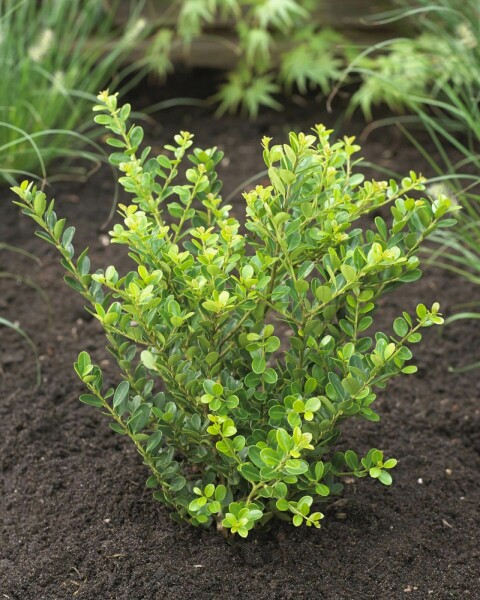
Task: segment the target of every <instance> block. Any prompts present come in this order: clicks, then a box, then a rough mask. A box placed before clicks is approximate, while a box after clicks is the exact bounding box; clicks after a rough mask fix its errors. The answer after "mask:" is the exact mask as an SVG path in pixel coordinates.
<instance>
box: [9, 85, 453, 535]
mask: <svg viewBox="0 0 480 600" xmlns="http://www.w3.org/2000/svg"><path fill="white" fill-rule="evenodd" d="M99 100H100V102H101V103H100V104H99V105H98V106H96V107H95V110H96V111H98V113H99V114H98V115H97V117H96V121H97V123H99V124H101V125H104V126H105V127H106V128H107V129H108V130H110V131H111V132H113V134H114V137H112V138H110V139H109V140H108V143H109V144H110V145H111V146H113V147H114V148H115V150H116V151H115V152H114V153H113V154H112V155H111V161H112V163H113V164H114V165H117V166H118V168H119V170H120V172H121V176H120V179H119V181H120V183H121V185H122V186H123V187H124V188H125V190H126V191H127V192H129V193H130V194H131V195H132V196H133V203H132V204H130V205H128V206H125V205H123V206H120V213H121V215H122V217H123V224H120V223H119V224H116V225H114V227H113V231H112V232H111V237H112V242H113V243H118V244H125V245H127V246H128V247H129V250H130V254H129V256H130V257H131V259H132V260H133V262H134V264H135V269H134V270H132V271H130V272H128V273H126V274H122V273H119V272H118V271H117V269H116V267H115V266H109V267H108V268H107V269H105V270H98V271H96V272H95V273H94V274H92V273H91V272H90V261H89V259H88V255H87V251H86V250H85V251H83V252H82V253H81V254H80V255H79V256H78V257H77V258H75V257H74V247H73V245H72V240H73V237H74V231H75V230H74V228H73V227H66V223H65V219H59V218H58V217H57V215H56V213H55V212H54V204H53V202H51V203H48V204H47V200H46V197H45V194H44V193H43V192H41V191H37V189H36V188H35V187H34V186H33V185H32V184H29V183H28V182H24V183H23V184H22V185H21V186H20V187H15V188H13V189H14V192H15V193H16V194H17V195H18V197H19V200H17V202H16V203H17V204H18V205H19V206H21V207H22V209H23V212H24V213H25V214H26V215H28V216H29V217H31V218H32V219H33V220H34V221H35V222H36V223H37V224H38V225H39V226H40V231H39V232H38V235H39V236H40V237H41V238H42V239H44V240H46V241H47V242H49V243H50V244H53V245H54V246H55V247H56V248H57V249H58V251H59V252H60V254H61V255H62V264H63V266H64V268H65V269H66V270H67V276H66V277H65V280H66V282H67V283H68V284H69V285H70V286H71V287H72V288H73V289H74V290H76V291H77V292H79V293H80V294H81V295H82V296H83V297H84V298H85V300H86V301H87V302H88V304H89V309H88V310H90V311H91V312H92V313H93V314H94V315H95V316H96V318H97V319H98V320H99V321H100V323H101V324H102V326H103V328H104V330H105V334H106V337H107V340H108V348H109V350H110V352H111V353H112V354H113V356H114V357H115V358H116V360H117V362H118V366H119V368H120V370H121V372H122V381H121V383H119V385H118V386H116V387H115V388H111V389H108V390H106V389H104V386H103V378H102V372H101V370H100V368H99V367H98V366H97V365H95V364H93V363H92V362H91V359H90V357H89V355H88V354H87V353H86V352H81V353H80V355H79V357H78V361H77V363H76V364H75V370H76V372H77V374H78V376H79V377H80V378H81V379H82V381H83V382H84V383H85V385H86V386H87V388H88V393H86V394H84V395H83V396H81V398H80V399H81V400H82V401H83V402H85V403H86V404H90V405H93V406H95V407H98V408H99V409H100V410H101V411H102V412H103V413H104V414H105V415H107V416H108V417H109V419H110V425H111V427H112V429H113V430H114V431H116V432H118V433H119V434H121V435H126V436H128V437H129V438H130V439H131V440H132V442H133V443H134V444H135V446H136V448H137V450H138V452H139V453H140V455H141V456H142V458H143V461H144V463H145V464H146V465H147V466H148V467H149V468H150V469H151V473H152V474H151V476H150V478H149V479H148V482H147V485H148V486H149V487H150V488H153V489H154V490H155V491H154V497H155V498H156V499H157V500H159V501H160V502H163V503H165V504H166V505H167V506H168V507H170V508H171V509H172V510H173V514H174V517H175V518H176V519H184V520H187V521H189V522H191V523H192V524H194V525H209V524H211V523H212V522H216V523H217V526H218V527H219V528H221V529H222V530H230V531H231V532H232V533H238V534H239V535H240V536H242V537H246V536H247V535H248V532H249V530H250V529H252V528H253V527H254V526H255V525H256V524H258V523H264V522H265V521H267V520H268V519H269V518H270V517H272V516H274V515H276V516H280V517H283V518H286V519H289V520H290V519H291V520H292V522H293V524H294V525H297V526H298V525H301V524H302V523H303V524H306V525H308V526H314V527H319V526H320V521H321V519H322V518H323V515H322V513H321V512H319V510H318V504H319V502H320V501H325V499H326V498H328V497H329V496H332V495H336V494H339V493H340V491H341V488H342V485H341V483H340V482H341V480H342V478H343V477H345V476H356V477H365V476H370V477H372V478H374V479H378V480H379V481H380V482H381V483H383V484H385V485H390V484H391V482H392V477H391V475H390V469H391V468H393V467H394V466H395V464H396V461H395V460H394V459H392V458H388V459H387V458H385V457H384V454H383V452H382V451H381V450H378V449H375V448H373V449H370V450H368V451H365V452H361V454H360V455H359V454H357V453H356V452H355V451H354V450H352V449H350V448H349V445H348V441H347V442H342V441H341V439H340V433H341V426H342V424H343V423H344V422H345V420H346V419H348V418H351V417H360V418H362V419H367V420H369V421H378V420H379V418H380V417H379V415H378V414H377V413H376V412H375V410H374V408H373V406H374V401H375V399H376V393H377V389H382V388H384V387H385V386H386V385H387V383H388V381H389V380H390V379H391V378H392V377H395V376H397V375H399V374H401V373H404V374H409V373H414V372H415V370H416V367H414V366H412V365H411V364H408V361H409V360H410V359H411V357H412V352H411V350H410V349H409V348H408V345H410V344H415V343H418V342H419V341H420V339H421V337H422V334H421V333H420V331H421V329H422V328H424V327H429V326H431V325H433V324H438V323H442V322H443V319H442V318H441V316H440V314H439V312H438V311H439V306H438V304H434V305H433V306H432V308H431V309H427V308H426V307H425V306H424V305H423V304H420V305H418V307H417V309H416V315H414V316H411V315H409V314H407V313H406V312H404V313H403V314H402V315H401V316H399V317H398V318H397V319H395V321H394V323H393V331H392V332H391V333H389V334H387V333H383V332H380V331H375V330H374V328H373V323H374V320H373V316H374V313H375V310H376V308H377V302H378V299H379V298H380V296H382V295H383V294H385V293H387V292H389V291H390V290H392V289H394V288H396V287H397V286H399V285H402V284H404V283H408V282H411V281H415V280H416V279H418V278H419V277H420V276H421V271H420V270H419V260H418V258H417V253H418V250H419V248H420V246H421V244H422V242H423V240H424V239H425V238H426V237H427V236H428V235H430V234H431V233H432V232H433V231H434V230H435V229H436V228H437V227H438V226H442V225H443V226H449V225H451V224H452V222H453V220H452V219H443V217H444V216H445V215H446V213H447V212H449V211H450V202H449V201H448V200H447V199H446V198H444V197H439V198H438V199H436V200H435V201H434V202H431V201H429V200H426V199H414V198H413V197H412V194H413V193H414V192H416V191H419V190H422V189H423V179H422V178H421V177H417V176H416V175H415V174H414V173H413V172H412V173H410V175H409V176H408V177H406V178H404V179H403V180H402V181H401V182H400V183H399V184H397V183H395V182H394V181H390V182H389V183H387V182H381V181H380V182H379V181H364V177H363V175H362V174H361V173H354V172H353V167H354V166H355V164H356V161H355V160H353V158H352V157H353V155H354V154H355V153H356V152H357V151H358V150H359V147H358V146H356V145H355V144H354V138H347V137H346V138H344V140H343V141H339V142H335V143H331V142H330V140H329V136H330V133H331V132H330V131H328V130H326V129H325V128H324V127H323V126H321V125H317V126H316V127H315V130H314V133H313V134H311V135H305V134H298V135H297V134H294V133H292V134H290V136H289V143H288V144H283V145H273V146H272V145H271V144H270V139H269V138H264V140H263V149H264V160H265V163H266V165H267V168H268V174H269V178H270V184H269V185H268V186H267V187H263V186H257V187H256V188H255V189H253V190H252V191H250V192H248V193H245V194H244V197H245V201H246V212H247V218H246V223H245V229H246V231H245V233H241V231H240V223H239V221H238V220H236V219H235V218H234V217H233V216H232V215H231V214H230V213H229V209H230V208H231V207H229V206H225V205H223V204H222V201H221V198H220V196H219V193H220V189H221V183H220V182H219V181H218V179H217V175H216V172H215V168H216V165H217V164H218V163H219V161H220V160H221V158H222V153H221V152H219V151H218V150H217V149H215V148H211V149H207V150H202V149H199V148H193V146H192V144H193V140H192V135H191V134H189V133H187V132H181V133H180V134H178V135H176V136H175V139H174V143H173V144H169V145H167V146H165V154H161V155H159V156H157V157H151V156H150V148H149V147H147V148H144V149H141V148H140V145H141V142H142V138H143V131H142V129H141V128H140V127H138V126H134V125H132V126H129V125H128V124H127V119H128V117H129V113H130V106H129V105H124V106H123V107H119V106H117V98H116V95H109V94H108V92H104V93H102V94H100V95H99ZM185 163H187V164H189V166H188V167H187V168H186V170H185V173H184V174H185V177H186V180H187V183H185V184H180V183H177V182H176V180H177V179H178V178H183V171H184V167H185ZM386 205H391V215H392V218H391V223H390V225H387V223H386V222H385V221H384V220H383V219H382V218H380V217H376V219H375V226H374V227H373V228H372V229H366V230H362V228H361V227H359V225H358V220H359V218H360V217H362V216H365V215H369V214H371V213H372V212H376V211H377V210H378V209H379V208H380V207H382V206H386ZM372 336H373V337H372ZM282 338H283V343H282V341H281V339H282ZM341 448H342V449H341Z"/></svg>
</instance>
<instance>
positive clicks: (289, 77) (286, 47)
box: [146, 0, 345, 116]
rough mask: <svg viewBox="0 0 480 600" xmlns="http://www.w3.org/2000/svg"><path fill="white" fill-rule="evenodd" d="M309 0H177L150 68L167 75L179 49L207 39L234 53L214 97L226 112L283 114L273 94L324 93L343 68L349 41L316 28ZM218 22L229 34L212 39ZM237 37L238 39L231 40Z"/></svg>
mask: <svg viewBox="0 0 480 600" xmlns="http://www.w3.org/2000/svg"><path fill="white" fill-rule="evenodd" d="M315 4H316V3H315V2H312V1H311V0H260V1H256V2H252V1H251V0H214V1H211V2H205V1H204V0H179V1H178V2H175V3H173V4H172V5H170V7H169V8H167V10H166V12H165V14H164V15H163V16H162V15H160V16H159V18H158V30H157V33H156V35H155V36H154V38H153V40H152V44H151V46H150V49H149V51H148V52H147V57H146V62H147V63H148V64H149V65H150V67H151V68H152V69H154V70H155V71H157V72H158V73H159V74H160V75H161V76H165V75H166V74H167V73H168V72H169V71H170V70H171V69H172V64H171V62H170V60H169V56H170V54H171V52H172V50H173V49H174V48H175V47H177V46H178V45H181V46H183V47H184V48H185V49H187V50H188V47H189V45H190V44H191V43H192V42H193V41H194V40H195V39H196V38H198V37H199V36H201V35H202V34H203V35H204V36H207V37H208V39H212V40H215V41H218V43H219V44H220V46H228V47H231V48H233V52H234V55H235V57H236V60H237V65H236V66H235V67H234V68H233V70H232V71H231V72H230V73H229V74H228V75H227V82H226V83H225V84H223V85H222V86H221V88H220V90H219V91H218V93H217V94H216V95H215V97H214V99H215V100H216V101H218V102H219V108H218V111H219V113H220V114H223V113H225V112H234V111H237V110H238V109H243V110H244V111H246V112H247V113H248V114H249V115H250V116H255V115H256V114H257V113H258V110H259V108H260V107H261V106H268V107H271V108H280V106H281V105H280V104H279V102H278V101H277V100H276V99H275V98H274V95H275V94H277V93H279V92H280V91H281V90H282V89H283V91H287V92H291V91H292V89H293V88H297V89H298V90H299V92H300V93H305V92H306V91H307V89H319V90H321V91H322V92H323V93H324V94H326V93H327V92H328V91H329V89H330V84H331V82H332V81H334V80H336V79H337V78H338V76H339V74H340V71H341V68H342V67H343V65H344V60H345V59H344V56H345V48H343V47H342V45H343V43H344V39H343V37H342V36H341V35H340V34H338V33H336V32H334V31H333V30H331V29H329V28H322V27H320V24H314V23H312V21H313V22H314V21H315V18H314V9H315ZM215 21H217V22H220V23H225V30H226V32H227V33H226V34H225V32H224V35H223V36H222V35H216V36H214V35H213V34H211V33H209V32H208V30H209V27H211V26H212V24H213V23H214V22H215ZM232 36H233V37H232Z"/></svg>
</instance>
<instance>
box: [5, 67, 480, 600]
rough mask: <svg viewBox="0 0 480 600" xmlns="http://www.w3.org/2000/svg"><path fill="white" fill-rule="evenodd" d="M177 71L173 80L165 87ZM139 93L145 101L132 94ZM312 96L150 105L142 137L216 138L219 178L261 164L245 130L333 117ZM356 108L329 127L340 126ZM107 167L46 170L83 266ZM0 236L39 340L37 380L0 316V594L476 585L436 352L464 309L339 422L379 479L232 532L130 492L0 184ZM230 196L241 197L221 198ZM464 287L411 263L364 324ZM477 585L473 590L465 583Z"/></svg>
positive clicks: (72, 317) (404, 151)
mask: <svg viewBox="0 0 480 600" xmlns="http://www.w3.org/2000/svg"><path fill="white" fill-rule="evenodd" d="M182 85H183V86H184V88H185V89H182ZM182 85H179V88H178V89H177V88H176V89H173V90H172V89H169V90H168V94H169V95H170V96H171V97H174V96H179V95H185V94H190V95H191V94H192V92H191V91H189V89H190V90H191V88H192V86H193V87H194V89H195V94H197V95H199V96H201V95H202V94H206V93H208V89H209V88H210V89H213V84H212V83H211V81H210V80H209V79H208V78H203V79H199V78H196V79H193V78H188V79H187V80H186V82H184V83H183V84H182ZM138 100H139V104H142V103H143V105H146V104H147V103H148V102H152V101H155V100H156V98H152V95H151V93H150V96H149V97H145V98H139V99H138ZM337 116H338V113H337V114H333V115H331V114H328V113H326V111H325V110H324V109H323V108H322V106H321V105H320V104H316V103H315V102H313V101H309V102H307V103H305V104H304V105H302V106H300V105H296V104H295V103H292V104H291V105H290V106H289V107H288V108H287V109H286V111H285V112H284V113H283V114H272V113H268V114H266V115H264V116H262V117H261V118H260V119H259V120H258V121H257V122H255V123H249V122H245V121H243V120H241V119H239V118H226V119H222V120H215V119H213V118H212V116H211V114H210V113H209V112H208V110H206V109H202V108H177V109H173V110H169V111H168V112H165V113H163V114H162V115H160V117H161V119H162V121H163V123H164V126H163V128H162V129H161V130H160V131H159V132H158V133H156V132H155V135H153V134H152V135H151V136H150V137H151V140H152V141H154V142H155V145H156V146H158V145H160V144H163V143H164V142H166V141H167V139H168V138H169V137H170V136H171V134H172V133H173V132H174V131H176V130H177V129H188V130H191V131H194V132H195V133H196V134H197V143H198V145H200V146H207V145H213V144H216V145H218V146H220V147H221V148H222V149H223V150H224V151H225V152H226V156H227V157H228V159H227V160H225V161H224V163H223V166H222V169H221V176H222V177H223V179H224V181H225V187H224V192H225V196H227V195H228V194H229V193H230V192H232V191H233V190H235V188H236V187H237V186H238V185H239V184H241V183H242V181H244V180H246V179H247V178H249V177H251V176H252V175H253V174H255V173H256V172H258V171H259V170H261V169H262V166H263V165H262V162H261V150H260V145H259V141H260V138H261V136H262V135H272V136H274V137H275V139H276V140H282V136H284V134H285V132H286V131H288V130H289V129H291V128H293V129H296V130H299V129H305V130H306V129H308V128H309V127H310V126H311V125H313V124H314V123H316V122H326V123H327V124H328V125H331V126H334V125H335V124H336V118H337ZM361 129H362V124H361V123H351V124H349V125H348V127H343V126H342V127H341V128H340V129H339V132H340V131H341V132H342V133H343V131H345V132H352V131H353V132H356V133H359V132H360V131H361ZM365 150H366V154H367V155H368V157H369V158H370V160H375V161H376V162H378V163H382V164H383V165H384V166H387V167H390V168H393V169H395V170H397V171H404V172H407V171H408V170H409V169H410V168H412V167H414V168H416V169H420V168H421V165H419V163H418V160H417V159H416V158H415V156H414V154H413V152H412V151H411V150H409V149H408V147H406V145H405V144H404V142H403V141H402V138H401V137H400V136H397V135H396V134H392V133H391V132H390V133H388V132H386V131H385V130H384V131H383V132H378V133H377V134H375V137H372V138H371V139H369V140H368V141H367V142H366V144H365ZM112 190H113V184H112V175H111V172H110V171H109V170H108V168H106V169H102V170H101V171H100V172H99V173H97V174H96V175H95V176H94V177H92V178H91V179H90V180H89V181H88V182H87V183H86V184H77V183H67V184H57V185H55V187H54V189H52V190H51V192H52V193H53V192H54V193H55V195H56V197H57V199H58V211H59V212H61V213H62V214H64V215H66V216H67V217H68V218H69V220H70V223H71V224H74V225H75V226H76V227H77V236H76V245H77V248H80V247H83V246H85V245H88V246H90V248H91V256H92V259H93V261H94V263H95V264H96V265H97V266H100V265H108V264H110V263H111V262H115V263H118V262H120V263H123V264H124V263H125V258H124V256H123V255H121V256H119V250H118V248H110V247H105V246H104V243H103V242H104V234H102V233H101V232H100V230H99V226H100V224H101V223H102V222H103V221H104V219H105V218H106V215H107V214H108V211H109V209H110V201H111V197H112V193H113V191H112ZM2 196H3V198H2V217H1V224H0V241H5V242H8V243H11V244H17V245H19V246H21V247H22V248H24V249H26V250H28V251H30V252H33V253H34V254H35V255H36V256H38V257H39V258H40V259H41V261H42V265H41V267H38V266H36V265H35V264H34V263H33V262H32V261H30V260H29V259H27V258H23V257H20V256H18V255H14V254H11V253H7V252H1V254H0V271H5V270H8V271H10V272H13V273H17V274H19V275H23V276H30V277H32V279H34V281H35V282H36V283H37V284H38V285H40V286H42V288H43V289H44V290H45V291H46V292H47V293H48V295H49V298H50V302H51V310H52V315H53V319H52V321H53V322H52V324H51V325H49V322H48V307H47V305H46V304H45V303H44V301H43V300H42V299H41V298H40V297H39V295H38V294H37V293H36V292H35V291H33V290H32V289H31V288H29V287H27V286H25V285H23V284H16V283H14V282H13V281H12V280H2V279H0V283H1V290H0V315H1V316H4V317H7V318H10V319H12V320H18V321H19V322H20V324H21V325H22V327H23V328H24V329H25V330H27V331H28V332H29V333H30V335H31V336H32V337H33V339H34V340H35V342H36V343H37V344H38V348H39V352H40V358H41V363H42V385H41V387H40V389H38V390H36V389H35V388H34V372H33V363H32V355H31V352H30V350H29V349H28V348H27V347H26V346H25V344H24V343H23V342H22V340H21V338H19V337H18V336H16V335H15V334H14V333H13V332H11V331H10V330H7V329H5V328H2V329H1V330H0V336H1V337H0V340H1V341H0V367H1V379H0V388H1V393H0V418H1V421H0V460H1V472H2V478H1V480H2V491H1V506H0V516H1V520H2V523H1V538H0V598H1V599H2V600H3V599H7V600H60V599H64V598H78V599H79V600H154V599H162V600H174V599H175V600H176V599H182V600H190V599H192V600H193V599H194V598H195V599H198V600H203V599H205V600H208V599H217V598H222V599H225V600H230V599H232V600H233V599H235V600H236V599H240V598H248V599H252V600H263V599H265V600H267V599H279V600H284V599H292V600H293V599H295V600H300V599H307V598H308V599H312V600H313V599H315V600H317V599H328V600H343V599H344V600H369V599H372V600H373V599H375V600H395V599H397V598H398V599H403V598H412V599H413V598H418V599H422V600H423V599H430V598H431V599H432V600H433V599H448V598H455V599H463V598H471V599H472V600H473V599H474V598H480V592H479V591H478V590H479V589H480V586H479V581H478V579H479V577H478V562H477V560H478V554H479V552H478V532H479V528H478V492H479V471H478V469H479V466H480V464H479V463H480V461H479V446H480V439H479V437H480V436H479V403H478V398H479V395H480V380H479V377H478V371H471V372H469V373H466V374H456V373H450V372H449V370H448V368H449V366H450V365H461V364H466V363H468V362H471V361H473V360H474V359H475V358H476V359H477V360H479V359H480V355H479V350H478V347H479V341H480V335H479V333H480V329H479V326H478V324H479V322H478V321H476V322H466V321H461V322H457V323H455V324H452V325H451V326H449V327H446V328H444V329H443V331H439V329H436V330H435V331H434V330H429V332H428V334H427V335H426V336H425V339H424V342H423V343H422V344H421V346H420V347H418V348H417V349H416V357H417V364H418V365H419V367H420V368H419V373H418V374H417V375H415V376H411V377H408V378H407V377H405V378H404V379H403V380H398V381H397V382H395V383H394V384H393V385H392V386H391V387H390V388H389V389H388V390H386V391H385V392H384V393H382V394H381V395H380V398H379V400H378V407H379V410H380V413H381V415H382V420H381V421H380V423H377V424H375V423H367V422H363V421H352V422H351V423H349V424H348V425H347V427H346V428H345V437H344V439H345V440H347V444H348V447H352V448H355V449H356V450H358V451H363V450H365V449H368V448H369V447H371V446H376V447H379V448H382V449H384V450H385V451H386V453H387V454H388V455H393V456H395V457H397V458H398V459H399V464H398V467H397V468H396V469H395V473H394V475H395V481H394V485H393V486H392V487H391V488H390V489H387V488H385V487H383V486H381V485H379V484H376V483H375V482H373V481H371V480H359V481H356V482H354V483H351V484H350V485H347V486H346V493H345V496H344V499H342V500H340V501H337V502H336V503H334V504H332V505H330V506H328V507H327V508H326V510H325V512H326V516H327V518H326V519H325V524H324V526H323V527H322V529H320V530H314V531H312V530H307V529H303V528H302V529H295V528H294V527H292V526H289V525H286V524H280V523H275V524H273V525H272V527H271V528H270V530H267V531H260V532H255V533H254V534H253V535H251V536H250V537H249V539H248V540H247V541H242V540H237V539H235V540H234V541H232V542H228V541H225V540H224V539H223V538H222V537H220V536H219V535H217V534H216V533H214V532H213V531H212V532H202V531H200V530H198V529H194V528H190V527H188V526H185V527H179V526H178V525H176V524H174V523H173V522H172V521H171V520H170V518H169V515H168V511H167V510H166V509H165V508H163V507H162V506H161V505H159V504H157V503H156V502H155V501H154V500H153V499H152V498H151V495H150V493H149V492H148V491H147V490H146V489H145V487H144V482H145V479H146V476H147V473H146V471H145V468H144V467H143V466H142V465H141V464H140V460H139V457H138V456H137V454H136V453H135V451H134V450H133V449H132V448H131V447H130V446H129V444H128V443H127V442H126V441H125V440H124V439H123V438H120V437H119V436H117V435H116V434H114V433H113V432H112V431H110V430H109V428H108V426H107V424H106V422H105V421H104V420H103V419H102V416H101V415H100V413H99V412H98V411H97V410H96V409H94V408H91V407H88V406H85V405H82V404H81V403H80V402H78V400H77V398H78V396H79V394H80V393H82V384H81V383H80V382H79V381H78V380H77V378H76V376H75V375H74V373H73V369H72V364H73V362H74V360H75V359H76V356H77V354H78V352H79V351H80V350H81V349H87V350H88V351H90V352H91V353H92V354H93V356H94V357H95V359H96V360H98V361H103V362H102V364H103V365H104V366H105V368H106V371H107V373H108V374H109V377H111V378H112V381H113V380H114V379H113V378H114V377H115V371H114V369H113V365H110V366H111V368H109V363H108V360H109V358H108V355H107V354H106V352H105V350H104V347H103V343H104V342H103V335H102V333H101V331H100V328H99V326H98V325H97V323H96V322H94V321H92V320H91V319H89V318H88V315H87V314H86V313H85V312H84V311H83V308H82V301H81V299H80V298H78V297H77V296H75V294H74V292H73V291H72V290H70V289H69V288H68V287H67V286H65V284H64V283H63V282H62V280H61V269H60V267H59V265H58V257H57V256H56V255H55V253H54V251H53V249H52V250H51V249H50V247H49V246H48V245H46V244H45V243H43V242H42V241H40V240H39V239H37V238H34V236H33V235H32V231H33V227H32V225H31V223H30V222H29V221H28V220H27V219H25V218H19V217H18V214H17V209H16V208H15V207H13V206H12V205H11V204H10V203H9V202H8V201H7V197H9V196H10V194H9V192H8V191H7V190H5V189H4V190H2ZM234 203H235V205H236V206H235V210H237V211H239V210H241V198H240V197H239V195H238V194H237V195H236V196H235V198H234ZM478 293H479V289H478V287H477V288H475V287H474V286H472V285H470V284H468V283H466V282H465V281H464V280H462V279H459V278H457V277H455V276H453V275H450V274H448V273H447V272H444V271H440V270H437V269H434V268H428V269H427V272H426V274H425V276H424V277H423V279H422V280H421V281H420V282H418V283H416V284H414V285H410V286H409V287H406V288H403V289H402V290H400V291H398V292H397V293H395V294H394V295H392V296H389V297H388V298H386V299H385V300H384V302H383V306H382V309H381V310H380V311H379V313H378V320H379V328H380V327H388V326H389V324H390V323H391V321H392V320H393V318H394V317H395V316H396V315H397V314H398V313H399V312H400V311H401V310H402V309H412V307H413V306H414V305H415V304H416V303H417V302H420V301H425V302H426V303H431V302H433V301H434V300H439V301H440V302H441V303H442V308H443V310H444V312H445V313H451V312H452V311H453V310H454V307H455V305H456V304H458V303H461V302H467V301H470V300H472V299H474V298H475V297H478ZM475 590H477V591H475Z"/></svg>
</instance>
